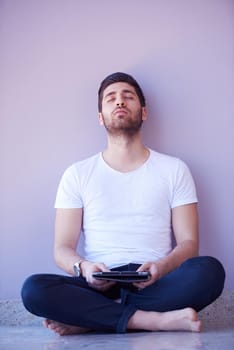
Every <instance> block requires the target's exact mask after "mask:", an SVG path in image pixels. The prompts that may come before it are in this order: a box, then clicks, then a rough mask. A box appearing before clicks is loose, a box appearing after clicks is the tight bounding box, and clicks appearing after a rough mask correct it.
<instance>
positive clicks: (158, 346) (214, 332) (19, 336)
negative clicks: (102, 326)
mask: <svg viewBox="0 0 234 350" xmlns="http://www.w3.org/2000/svg"><path fill="white" fill-rule="evenodd" d="M0 349H1V350H77V349H84V350H90V349H96V350H99V349H101V350H125V349H128V350H142V349H144V350H177V349H178V350H184V349H186V350H195V349H209V350H233V349H234V327H230V328H228V327H225V329H222V328H217V329H209V328H208V329H204V330H203V332H201V333H190V332H140V333H128V334H91V333H90V334H83V335H72V336H64V337H60V336H59V335H57V334H54V333H53V332H51V331H49V330H47V329H44V328H43V327H35V326H29V327H22V326H17V327H14V326H11V327H7V326H3V327H1V328H0Z"/></svg>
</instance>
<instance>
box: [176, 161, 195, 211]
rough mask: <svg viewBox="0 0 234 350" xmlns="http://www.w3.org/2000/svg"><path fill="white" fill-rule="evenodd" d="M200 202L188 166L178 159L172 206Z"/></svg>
mask: <svg viewBox="0 0 234 350" xmlns="http://www.w3.org/2000/svg"><path fill="white" fill-rule="evenodd" d="M196 202H198V199H197V194H196V187H195V183H194V180H193V177H192V175H191V172H190V170H189V168H188V166H187V165H186V164H185V163H184V162H183V161H181V160H178V167H177V171H176V173H175V178H174V184H173V193H172V202H171V208H175V207H178V206H180V205H185V204H191V203H196Z"/></svg>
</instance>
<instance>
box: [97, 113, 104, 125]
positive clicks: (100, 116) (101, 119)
mask: <svg viewBox="0 0 234 350" xmlns="http://www.w3.org/2000/svg"><path fill="white" fill-rule="evenodd" d="M98 120H99V124H100V125H103V117H102V113H98Z"/></svg>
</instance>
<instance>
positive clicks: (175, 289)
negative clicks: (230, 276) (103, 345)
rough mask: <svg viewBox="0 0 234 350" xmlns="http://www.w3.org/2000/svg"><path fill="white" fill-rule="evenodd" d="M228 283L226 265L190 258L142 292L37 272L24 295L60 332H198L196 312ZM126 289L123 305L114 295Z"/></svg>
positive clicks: (34, 310) (29, 305) (27, 304)
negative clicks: (104, 287)
mask: <svg viewBox="0 0 234 350" xmlns="http://www.w3.org/2000/svg"><path fill="white" fill-rule="evenodd" d="M186 276H187V277H186ZM223 283H224V270H223V268H222V265H221V264H220V263H219V262H218V261H217V260H216V259H214V258H209V257H200V258H193V259H189V260H188V261H186V262H185V263H184V264H182V265H181V267H180V268H178V269H177V270H175V271H173V272H172V273H170V274H168V275H167V276H165V277H163V278H162V279H161V280H160V281H158V282H157V283H155V285H152V286H150V287H147V288H145V289H144V290H142V291H138V290H135V289H134V288H129V289H125V290H123V289H121V288H120V287H118V286H115V287H113V288H112V289H111V290H109V291H108V292H106V293H105V295H103V294H104V293H103V294H102V293H99V292H97V291H95V290H93V289H92V288H90V287H89V286H88V285H87V283H86V281H85V280H83V279H78V278H74V277H67V276H58V275H34V276H31V277H29V279H27V280H26V282H25V284H24V286H23V288H22V299H23V302H24V305H25V307H26V308H27V309H28V310H29V311H30V312H32V313H34V314H36V315H38V316H41V317H44V318H46V320H45V321H44V325H45V326H46V327H48V328H49V329H51V330H53V331H55V332H56V333H58V334H60V335H65V334H76V333H84V332H87V331H89V330H90V329H91V330H101V331H108V332H110V331H111V332H113V331H114V332H118V333H123V332H126V331H127V330H149V331H158V330H187V331H195V332H199V331H200V329H201V322H200V321H199V320H198V316H197V311H199V310H201V309H202V308H203V307H205V306H206V305H208V304H210V303H211V302H213V301H214V300H215V299H216V298H217V297H218V296H219V295H220V293H221V292H222V289H223ZM121 290H122V303H121V304H119V303H116V302H115V299H116V298H118V297H120V292H121ZM171 310H173V311H171Z"/></svg>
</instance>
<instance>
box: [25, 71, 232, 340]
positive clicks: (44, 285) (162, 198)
mask: <svg viewBox="0 0 234 350" xmlns="http://www.w3.org/2000/svg"><path fill="white" fill-rule="evenodd" d="M98 97H99V100H98V107H99V115H98V117H99V122H100V124H101V125H104V126H105V128H106V130H107V148H106V149H105V150H104V151H103V152H102V153H99V154H97V155H95V156H93V157H91V158H88V159H86V160H83V161H80V162H77V163H76V164H74V165H72V166H71V167H69V168H68V169H67V170H66V172H65V173H64V175H63V177H62V180H61V182H60V185H59V189H58V193H57V198H56V203H55V207H56V208H57V213H56V222H55V243H54V256H55V261H56V263H57V265H58V266H59V267H60V268H62V269H63V270H64V271H65V272H66V273H68V274H70V275H72V276H59V275H52V274H50V275H48V274H41V275H33V276H31V277H29V278H28V279H27V280H26V281H25V283H24V286H23V288H22V299H23V302H24V305H25V307H26V308H27V309H28V310H29V311H30V312H32V313H34V314H35V315H38V316H41V317H44V318H45V321H44V325H45V326H46V327H48V328H50V329H51V330H53V331H55V332H57V333H59V334H60V335H64V334H74V333H83V332H87V331H90V330H94V331H109V332H110V331H111V332H118V333H123V332H126V331H128V330H151V331H157V330H189V331H195V332H199V331H200V329H201V322H200V321H199V320H198V316H197V312H198V311H199V310H201V309H202V308H204V307H205V306H207V305H208V304H210V303H211V302H213V301H214V300H215V299H216V298H217V297H218V296H219V295H220V294H221V292H222V289H223V285H224V279H225V273H224V269H223V267H222V265H221V264H220V262H219V261H217V260H216V259H215V258H212V257H198V218H197V204H196V203H197V197H196V192H195V187H194V183H193V179H192V176H191V174H190V172H189V169H188V168H187V166H186V165H185V164H184V163H183V162H182V161H181V160H179V159H177V158H173V157H169V156H166V155H163V154H160V153H158V152H155V151H152V150H150V149H149V148H147V147H146V146H145V145H144V144H143V143H142V139H141V125H142V122H144V121H145V120H146V119H147V111H146V106H145V98H144V95H143V93H142V90H141V88H140V86H139V84H138V83H137V82H136V80H135V79H134V78H133V77H131V76H130V75H128V74H125V73H114V74H111V75H110V76H108V77H106V78H105V79H104V80H103V82H102V83H101V86H100V88H99V92H98ZM81 231H83V234H84V256H80V255H79V254H78V253H77V245H78V242H79V239H80V234H81ZM171 231H173V233H174V236H175V239H176V247H175V248H174V249H172V246H171ZM110 269H112V270H113V269H114V270H117V271H125V270H128V271H140V272H141V271H144V272H149V275H150V278H149V279H148V280H147V281H143V282H134V283H118V282H113V281H109V280H98V279H97V278H95V277H93V273H94V272H98V271H103V272H108V271H110Z"/></svg>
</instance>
